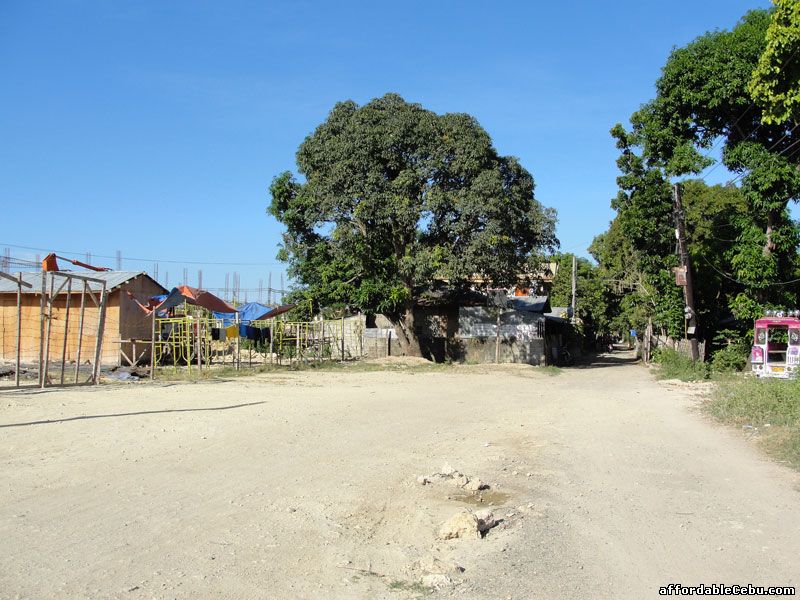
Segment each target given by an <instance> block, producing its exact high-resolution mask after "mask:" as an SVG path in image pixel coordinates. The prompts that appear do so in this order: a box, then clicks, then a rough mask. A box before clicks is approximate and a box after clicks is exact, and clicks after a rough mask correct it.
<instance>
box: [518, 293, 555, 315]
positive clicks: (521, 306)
mask: <svg viewBox="0 0 800 600" xmlns="http://www.w3.org/2000/svg"><path fill="white" fill-rule="evenodd" d="M508 301H509V303H510V304H511V306H512V307H513V308H515V309H516V310H524V311H527V312H535V313H546V312H550V310H549V309H550V299H549V298H548V297H547V296H510V297H509V298H508Z"/></svg>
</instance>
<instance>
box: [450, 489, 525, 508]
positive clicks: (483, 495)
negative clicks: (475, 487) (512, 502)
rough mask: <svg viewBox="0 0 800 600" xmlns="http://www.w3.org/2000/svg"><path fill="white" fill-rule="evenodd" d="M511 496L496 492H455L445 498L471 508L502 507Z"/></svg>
mask: <svg viewBox="0 0 800 600" xmlns="http://www.w3.org/2000/svg"><path fill="white" fill-rule="evenodd" d="M509 498H511V494H508V493H506V492H501V491H498V490H491V489H490V490H481V491H480V492H466V491H463V492H455V493H452V494H450V495H448V496H447V499H448V500H455V501H456V502H463V503H464V504H471V505H473V506H502V505H503V504H505V503H506V502H508V499H509Z"/></svg>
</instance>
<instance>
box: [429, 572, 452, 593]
mask: <svg viewBox="0 0 800 600" xmlns="http://www.w3.org/2000/svg"><path fill="white" fill-rule="evenodd" d="M422 585H424V586H427V587H429V588H433V589H435V590H438V589H441V588H444V587H448V586H451V585H453V580H452V579H450V577H449V576H448V575H445V574H444V573H429V574H428V575H425V576H424V577H423V578H422Z"/></svg>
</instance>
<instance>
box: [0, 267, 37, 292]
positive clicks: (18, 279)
mask: <svg viewBox="0 0 800 600" xmlns="http://www.w3.org/2000/svg"><path fill="white" fill-rule="evenodd" d="M0 277H2V278H3V279H8V280H9V281H13V282H14V283H16V284H17V285H18V286H21V287H25V288H31V289H33V286H32V285H31V284H30V283H26V282H25V281H22V273H20V274H19V275H18V276H17V277H14V276H12V275H9V274H7V273H3V272H2V271H0Z"/></svg>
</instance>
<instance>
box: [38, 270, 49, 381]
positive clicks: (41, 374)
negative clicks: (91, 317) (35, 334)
mask: <svg viewBox="0 0 800 600" xmlns="http://www.w3.org/2000/svg"><path fill="white" fill-rule="evenodd" d="M46 299H47V271H42V295H41V297H40V302H39V385H40V386H41V387H44V308H45V302H46Z"/></svg>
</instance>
